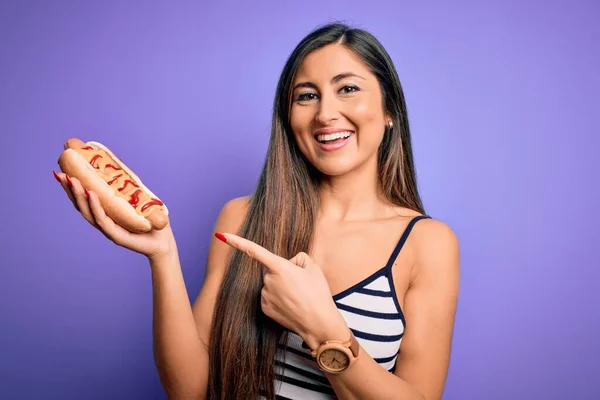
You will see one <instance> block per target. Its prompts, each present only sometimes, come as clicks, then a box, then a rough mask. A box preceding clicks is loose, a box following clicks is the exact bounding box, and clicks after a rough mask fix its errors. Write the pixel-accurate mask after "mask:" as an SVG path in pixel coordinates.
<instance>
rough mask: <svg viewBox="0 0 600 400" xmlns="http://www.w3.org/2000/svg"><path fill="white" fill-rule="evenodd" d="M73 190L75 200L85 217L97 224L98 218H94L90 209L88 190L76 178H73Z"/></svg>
mask: <svg viewBox="0 0 600 400" xmlns="http://www.w3.org/2000/svg"><path fill="white" fill-rule="evenodd" d="M71 191H72V192H73V196H74V197H75V201H76V203H77V208H78V209H79V212H80V213H81V215H83V218H85V219H86V221H87V222H89V223H90V224H92V225H94V226H96V220H95V219H94V215H93V214H92V211H91V210H90V202H89V200H88V196H87V194H86V190H85V189H84V187H83V186H82V185H81V182H79V180H78V179H76V178H71Z"/></svg>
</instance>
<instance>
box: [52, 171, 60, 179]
mask: <svg viewBox="0 0 600 400" xmlns="http://www.w3.org/2000/svg"><path fill="white" fill-rule="evenodd" d="M52 173H53V174H54V178H56V180H57V181H59V182H62V181H61V180H60V176H58V174H57V173H56V171H54V170H52Z"/></svg>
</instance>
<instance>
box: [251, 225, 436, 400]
mask: <svg viewBox="0 0 600 400" xmlns="http://www.w3.org/2000/svg"><path fill="white" fill-rule="evenodd" d="M423 218H430V217H428V216H417V217H414V218H413V219H412V220H411V221H410V223H409V224H408V226H407V227H406V229H405V230H404V232H403V233H402V236H401V237H400V239H399V241H398V243H397V245H396V247H395V248H394V251H393V252H392V255H391V256H390V258H389V260H388V262H387V264H386V265H385V266H384V267H383V268H381V269H380V270H378V271H376V272H375V273H373V274H372V275H370V276H369V277H367V278H365V279H363V280H362V281H360V282H359V283H357V284H355V285H353V286H352V287H350V288H348V289H346V290H344V291H343V292H341V293H339V294H337V295H335V296H333V299H334V301H335V304H336V306H337V308H338V310H339V311H340V313H341V314H342V315H343V317H344V319H345V320H346V323H347V324H348V326H349V327H350V329H351V330H352V333H354V336H355V337H356V339H357V341H358V343H359V344H360V345H361V347H362V349H361V351H362V352H367V353H368V354H369V355H370V356H371V357H372V358H373V359H374V360H375V361H376V362H377V363H378V364H379V365H380V366H381V367H382V368H383V369H385V370H386V371H389V372H390V373H393V372H394V370H395V363H396V358H397V357H398V353H399V352H400V343H401V342H402V335H403V334H404V328H405V326H406V321H405V320H404V314H403V312H402V309H401V307H400V303H399V302H398V297H397V296H396V291H395V289H394V280H393V277H392V265H394V261H395V260H396V257H397V256H398V254H399V253H400V250H401V249H402V246H403V245H404V243H405V242H406V239H407V238H408V235H409V234H410V231H411V230H412V227H413V226H414V224H415V223H416V222H417V221H418V220H420V219H423ZM275 367H276V368H275V372H276V382H275V392H276V393H277V397H276V398H277V399H279V400H286V399H287V400H295V399H302V400H312V399H315V400H316V399H319V400H321V399H336V398H337V397H336V395H335V392H334V391H333V389H332V387H331V385H330V384H329V381H328V380H327V377H326V376H325V374H324V373H323V372H322V371H321V370H320V369H319V368H318V367H317V363H316V362H315V360H314V359H313V358H312V357H311V355H310V349H309V348H308V346H307V345H306V343H304V341H303V340H302V338H301V337H300V336H299V335H297V334H296V333H294V332H291V331H289V332H288V335H287V343H286V342H284V340H283V339H282V341H281V342H280V344H279V345H278V352H277V355H276V360H275ZM261 398H264V397H261Z"/></svg>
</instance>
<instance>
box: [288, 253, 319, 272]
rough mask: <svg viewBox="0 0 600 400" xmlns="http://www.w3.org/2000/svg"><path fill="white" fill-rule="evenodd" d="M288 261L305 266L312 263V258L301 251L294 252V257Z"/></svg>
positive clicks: (301, 266)
mask: <svg viewBox="0 0 600 400" xmlns="http://www.w3.org/2000/svg"><path fill="white" fill-rule="evenodd" d="M290 262H292V263H294V264H296V265H297V266H299V267H300V268H306V267H308V266H309V265H312V264H314V262H313V260H312V258H310V256H309V255H308V254H306V253H305V252H303V251H302V252H300V253H298V254H296V255H295V256H294V258H292V259H291V260H290Z"/></svg>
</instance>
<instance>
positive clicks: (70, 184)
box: [65, 175, 73, 186]
mask: <svg viewBox="0 0 600 400" xmlns="http://www.w3.org/2000/svg"><path fill="white" fill-rule="evenodd" d="M65 176H66V177H67V183H68V184H69V186H73V182H71V178H69V175H65Z"/></svg>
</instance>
